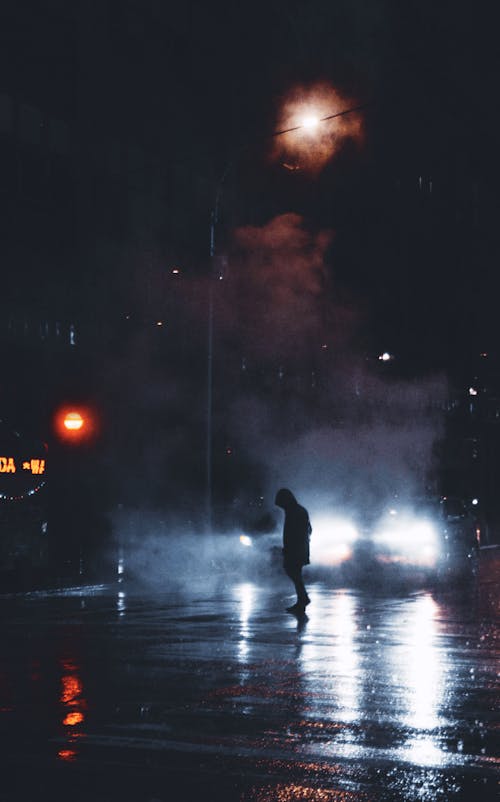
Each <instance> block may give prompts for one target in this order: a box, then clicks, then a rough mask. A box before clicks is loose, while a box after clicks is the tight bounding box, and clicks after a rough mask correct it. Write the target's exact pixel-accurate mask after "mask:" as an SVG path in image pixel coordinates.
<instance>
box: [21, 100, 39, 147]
mask: <svg viewBox="0 0 500 802" xmlns="http://www.w3.org/2000/svg"><path fill="white" fill-rule="evenodd" d="M42 130H43V118H42V112H41V111H40V109H37V108H36V107H35V106H28V105H27V104H25V103H21V105H20V106H19V136H20V137H21V139H22V140H23V142H28V143H29V144H30V145H40V143H41V141H42Z"/></svg>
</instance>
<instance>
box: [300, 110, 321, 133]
mask: <svg viewBox="0 0 500 802" xmlns="http://www.w3.org/2000/svg"><path fill="white" fill-rule="evenodd" d="M318 125H319V117H315V116H314V115H312V114H309V115H308V116H307V117H304V118H303V120H302V127H303V128H305V129H306V131H310V132H311V133H312V132H313V131H315V130H316V128H317V127H318Z"/></svg>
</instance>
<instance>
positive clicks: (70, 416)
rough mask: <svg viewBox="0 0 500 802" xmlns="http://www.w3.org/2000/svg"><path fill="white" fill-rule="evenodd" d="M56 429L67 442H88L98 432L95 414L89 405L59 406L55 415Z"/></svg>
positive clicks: (58, 434)
mask: <svg viewBox="0 0 500 802" xmlns="http://www.w3.org/2000/svg"><path fill="white" fill-rule="evenodd" d="M54 431H55V434H56V435H57V437H58V438H59V439H60V440H62V441H65V442H66V443H74V444H79V443H83V442H87V441H89V440H91V439H92V438H93V437H94V436H95V434H96V421H95V415H94V413H93V411H92V410H91V409H90V408H89V407H87V406H80V405H78V406H76V405H75V406H74V407H70V406H65V407H63V408H59V409H58V410H57V411H56V413H55V415H54Z"/></svg>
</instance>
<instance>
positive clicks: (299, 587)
mask: <svg viewBox="0 0 500 802" xmlns="http://www.w3.org/2000/svg"><path fill="white" fill-rule="evenodd" d="M274 503H275V504H276V506H277V507H281V509H282V510H284V511H285V523H284V526H283V567H284V569H285V573H286V574H287V575H288V576H289V577H290V579H291V580H292V582H293V584H294V585H295V591H296V593H297V602H296V603H295V604H294V605H292V607H287V612H289V613H295V614H297V615H303V614H304V612H305V609H306V605H308V604H309V602H310V599H309V596H308V595H307V591H306V589H305V587H304V580H303V579H302V567H303V566H304V565H308V564H309V536H310V534H311V532H312V529H311V524H310V522H309V513H308V512H307V510H306V509H305V508H304V507H301V505H300V504H299V503H298V501H297V499H296V498H295V496H294V495H293V493H292V492H291V491H290V490H287V489H286V488H281V490H278V492H277V494H276V498H275V500H274Z"/></svg>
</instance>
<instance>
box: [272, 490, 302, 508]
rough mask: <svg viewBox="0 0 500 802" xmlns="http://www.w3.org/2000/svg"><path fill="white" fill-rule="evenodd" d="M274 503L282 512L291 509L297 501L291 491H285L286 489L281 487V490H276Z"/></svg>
mask: <svg viewBox="0 0 500 802" xmlns="http://www.w3.org/2000/svg"><path fill="white" fill-rule="evenodd" d="M274 503H275V504H276V506H277V507H281V509H283V510H287V509H289V508H290V507H293V505H294V504H297V499H296V498H295V496H294V495H293V493H292V491H291V490H287V488H286V487H282V488H281V490H278V492H277V493H276V498H275V499H274Z"/></svg>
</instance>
